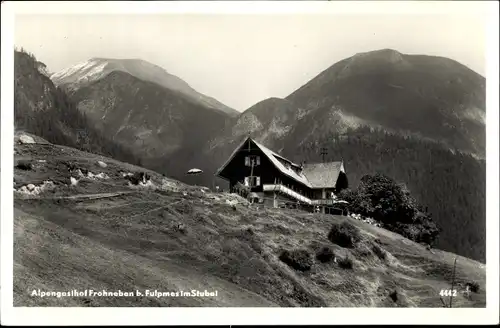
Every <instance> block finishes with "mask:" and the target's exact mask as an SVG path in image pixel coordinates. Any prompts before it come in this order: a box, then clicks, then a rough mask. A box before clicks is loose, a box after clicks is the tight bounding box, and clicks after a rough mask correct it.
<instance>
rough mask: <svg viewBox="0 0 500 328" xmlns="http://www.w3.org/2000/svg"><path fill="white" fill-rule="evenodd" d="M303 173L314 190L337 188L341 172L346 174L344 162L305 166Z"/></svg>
mask: <svg viewBox="0 0 500 328" xmlns="http://www.w3.org/2000/svg"><path fill="white" fill-rule="evenodd" d="M302 172H303V173H304V175H305V176H306V178H307V180H308V181H309V183H310V184H311V186H312V188H335V185H336V183H337V179H338V178H339V174H340V172H344V164H343V163H342V162H329V163H318V164H304V167H303V169H302Z"/></svg>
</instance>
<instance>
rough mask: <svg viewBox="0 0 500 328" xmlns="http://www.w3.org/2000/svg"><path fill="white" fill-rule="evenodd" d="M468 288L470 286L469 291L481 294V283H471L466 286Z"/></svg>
mask: <svg viewBox="0 0 500 328" xmlns="http://www.w3.org/2000/svg"><path fill="white" fill-rule="evenodd" d="M466 286H469V290H470V291H471V292H473V293H478V292H479V283H478V282H476V281H470V282H468V283H467V284H466Z"/></svg>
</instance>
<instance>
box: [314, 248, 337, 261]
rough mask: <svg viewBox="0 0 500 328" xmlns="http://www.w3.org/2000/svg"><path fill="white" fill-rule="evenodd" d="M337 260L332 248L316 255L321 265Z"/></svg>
mask: <svg viewBox="0 0 500 328" xmlns="http://www.w3.org/2000/svg"><path fill="white" fill-rule="evenodd" d="M334 258H335V253H333V251H332V249H331V248H330V247H323V248H321V249H320V250H319V251H318V253H316V259H317V260H318V261H320V262H321V263H327V262H330V261H332V260H333V259H334Z"/></svg>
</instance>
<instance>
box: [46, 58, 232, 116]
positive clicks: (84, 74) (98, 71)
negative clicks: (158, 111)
mask: <svg viewBox="0 0 500 328" xmlns="http://www.w3.org/2000/svg"><path fill="white" fill-rule="evenodd" d="M113 72H123V73H128V74H130V75H131V76H134V77H136V78H137V79H140V80H143V81H148V82H153V83H156V84H158V85H160V86H162V87H164V88H166V89H169V90H172V91H177V92H179V93H180V94H182V95H184V96H185V97H186V98H188V99H189V100H191V101H194V102H196V103H198V104H200V105H202V106H204V107H208V108H212V109H216V110H220V111H222V112H224V113H226V114H228V115H230V116H233V117H234V116H237V115H238V114H239V112H237V111H236V110H234V109H232V108H230V107H228V106H226V105H224V104H222V103H221V102H219V101H217V100H216V99H214V98H211V97H208V96H206V95H203V94H201V93H199V92H197V91H196V90H194V89H193V88H192V87H191V86H189V84H187V83H186V82H185V81H183V80H182V79H180V78H178V77H177V76H175V75H172V74H169V73H168V72H167V71H166V70H165V69H163V68H161V67H159V66H157V65H154V64H151V63H149V62H147V61H144V60H140V59H110V58H92V59H90V60H88V61H85V62H82V63H78V64H76V65H74V66H71V67H69V68H67V69H64V70H62V71H60V72H57V73H54V74H52V75H51V79H52V80H53V81H54V83H55V84H56V85H58V86H61V87H64V88H65V89H67V90H73V91H74V90H78V89H80V88H82V87H85V86H87V85H89V84H91V83H93V82H95V81H98V80H100V79H102V78H104V77H106V76H107V75H109V74H111V73H113Z"/></svg>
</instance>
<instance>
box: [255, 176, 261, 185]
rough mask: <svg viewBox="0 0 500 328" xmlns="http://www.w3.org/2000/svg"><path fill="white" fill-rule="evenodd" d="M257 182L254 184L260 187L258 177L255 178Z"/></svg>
mask: <svg viewBox="0 0 500 328" xmlns="http://www.w3.org/2000/svg"><path fill="white" fill-rule="evenodd" d="M256 179H257V182H256V183H255V185H256V186H260V177H257V178H256Z"/></svg>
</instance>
